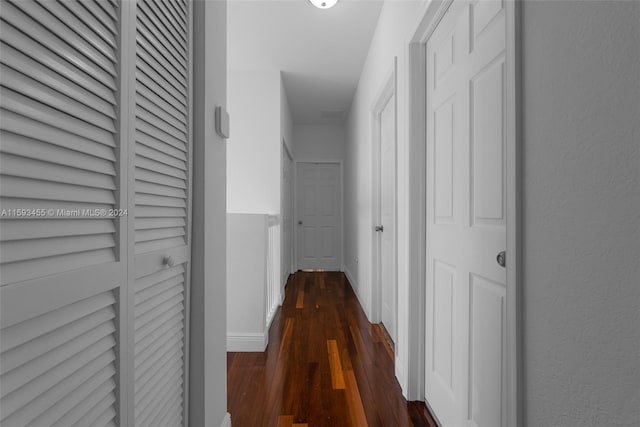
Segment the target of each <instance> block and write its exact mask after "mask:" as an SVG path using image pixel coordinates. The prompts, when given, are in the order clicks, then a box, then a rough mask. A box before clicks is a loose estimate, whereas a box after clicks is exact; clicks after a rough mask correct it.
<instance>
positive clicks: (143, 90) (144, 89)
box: [136, 78, 187, 127]
mask: <svg viewBox="0 0 640 427" xmlns="http://www.w3.org/2000/svg"><path fill="white" fill-rule="evenodd" d="M136 83H137V86H136V87H137V90H138V93H139V94H140V96H142V97H144V98H146V99H148V100H149V101H150V102H152V103H153V104H155V105H158V106H160V107H161V108H162V110H163V111H165V112H166V113H168V114H170V115H171V117H173V118H174V119H176V120H178V122H179V123H180V124H182V125H184V126H185V127H186V125H187V118H186V117H185V115H184V111H180V109H178V108H176V107H175V106H174V105H173V103H172V102H171V101H172V99H171V97H172V95H171V94H170V93H169V92H168V91H167V90H166V89H165V88H163V87H161V86H160V85H159V84H158V83H157V82H155V81H151V79H148V78H144V79H140V78H138V79H137V80H136Z"/></svg>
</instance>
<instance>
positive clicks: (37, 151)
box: [0, 131, 116, 176]
mask: <svg viewBox="0 0 640 427" xmlns="http://www.w3.org/2000/svg"><path fill="white" fill-rule="evenodd" d="M0 139H1V140H2V144H1V145H0V152H3V153H9V154H13V155H15V156H21V157H26V158H29V159H43V158H44V159H47V160H48V161H49V162H50V163H53V164H56V165H64V166H70V167H76V168H78V169H82V170H88V171H92V172H96V173H101V174H104V175H110V176H115V175H116V169H115V165H114V164H113V162H112V161H109V160H105V159H101V158H98V157H95V156H91V155H88V154H85V153H79V152H77V151H74V150H68V149H66V148H62V147H60V146H55V145H53V144H51V143H46V142H42V141H38V140H35V139H32V138H29V137H26V136H22V135H18V134H15V133H11V132H5V131H0Z"/></svg>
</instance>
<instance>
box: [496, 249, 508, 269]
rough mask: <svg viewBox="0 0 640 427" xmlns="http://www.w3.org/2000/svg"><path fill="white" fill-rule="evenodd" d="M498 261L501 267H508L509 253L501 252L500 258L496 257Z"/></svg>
mask: <svg viewBox="0 0 640 427" xmlns="http://www.w3.org/2000/svg"><path fill="white" fill-rule="evenodd" d="M496 261H498V265H500V267H504V266H505V265H507V253H506V252H505V251H502V252H500V253H499V254H498V256H496Z"/></svg>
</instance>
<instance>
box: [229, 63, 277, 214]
mask: <svg viewBox="0 0 640 427" xmlns="http://www.w3.org/2000/svg"><path fill="white" fill-rule="evenodd" d="M280 86H281V80H280V72H279V71H275V70H264V71H258V70H255V71H254V70H251V71H245V70H229V75H228V84H227V88H228V99H229V108H228V110H229V116H230V123H231V126H230V127H231V138H229V141H228V143H227V211H228V212H234V213H268V214H275V215H277V214H279V213H280V155H281V154H280V150H281V145H282V138H281V128H280V127H281V108H282V106H281V104H280V93H281V92H280V90H281V89H280Z"/></svg>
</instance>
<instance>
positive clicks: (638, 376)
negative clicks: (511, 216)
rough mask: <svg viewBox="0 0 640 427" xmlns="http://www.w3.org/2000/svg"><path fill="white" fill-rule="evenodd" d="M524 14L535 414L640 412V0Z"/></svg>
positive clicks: (574, 420) (530, 5) (529, 377)
mask: <svg viewBox="0 0 640 427" xmlns="http://www.w3.org/2000/svg"><path fill="white" fill-rule="evenodd" d="M522 16H523V33H522V36H523V69H524V87H523V91H524V106H523V111H524V117H523V120H524V167H523V169H524V177H523V182H524V189H523V192H524V222H525V223H524V247H523V249H524V260H523V261H524V262H523V264H524V283H523V288H524V301H523V311H524V327H525V330H524V349H523V350H524V373H525V396H524V397H525V401H524V408H525V421H526V425H529V426H576V425H584V426H605V425H606V426H622V425H625V426H630V425H638V423H640V409H639V408H640V270H639V268H640V267H639V265H640V261H639V260H640V125H639V123H640V101H639V100H640V93H639V92H640V86H639V84H638V81H639V80H638V79H639V78H640V77H639V76H640V63H639V59H638V58H639V56H640V54H639V52H640V47H639V46H640V24H639V23H640V3H638V2H633V1H631V2H572V1H566V2H534V1H526V2H523V14H522Z"/></svg>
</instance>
